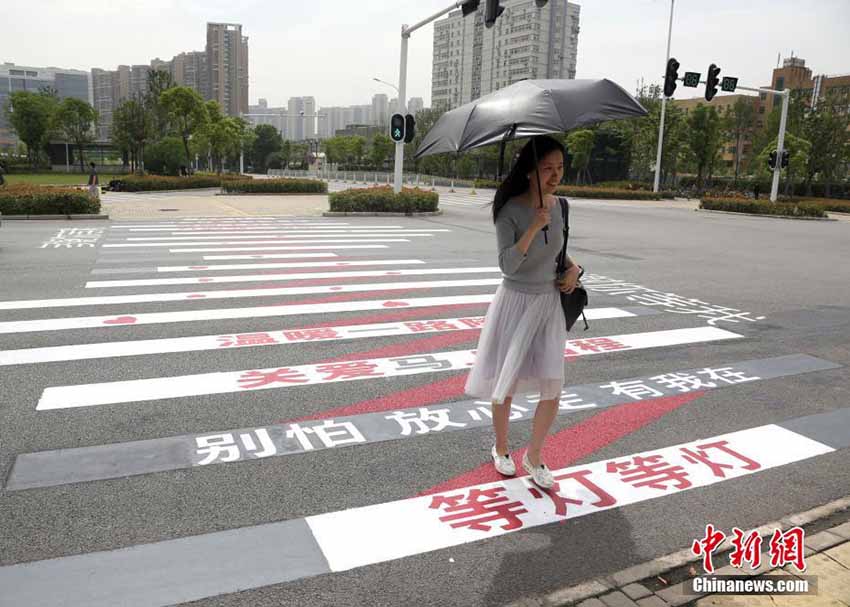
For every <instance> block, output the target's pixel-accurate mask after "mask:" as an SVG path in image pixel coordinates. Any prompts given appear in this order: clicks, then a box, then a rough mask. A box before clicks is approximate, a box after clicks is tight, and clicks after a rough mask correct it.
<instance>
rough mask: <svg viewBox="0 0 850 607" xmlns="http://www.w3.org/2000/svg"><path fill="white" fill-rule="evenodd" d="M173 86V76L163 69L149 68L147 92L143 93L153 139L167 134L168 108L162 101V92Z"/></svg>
mask: <svg viewBox="0 0 850 607" xmlns="http://www.w3.org/2000/svg"><path fill="white" fill-rule="evenodd" d="M170 88H174V78H172V77H171V74H170V73H169V72H166V71H164V70H151V71H150V72H149V73H148V92H147V94H146V95H145V99H144V105H145V109H146V110H147V111H148V112H150V122H151V130H152V134H153V138H154V139H157V140H159V139H162V138H163V137H165V136H166V135H168V110H167V109H166V107H165V106H164V105H163V103H162V94H163V93H164V92H165V91H167V90H168V89H170Z"/></svg>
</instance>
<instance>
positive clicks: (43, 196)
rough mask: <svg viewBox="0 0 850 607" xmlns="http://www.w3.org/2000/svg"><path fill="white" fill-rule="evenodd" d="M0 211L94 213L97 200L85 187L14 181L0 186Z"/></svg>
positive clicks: (11, 212) (97, 204)
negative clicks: (83, 188) (15, 183)
mask: <svg viewBox="0 0 850 607" xmlns="http://www.w3.org/2000/svg"><path fill="white" fill-rule="evenodd" d="M0 213H2V214H3V215H72V214H73V215H77V214H79V215H83V214H91V215H97V214H99V213H100V201H99V200H97V199H95V198H92V197H91V196H89V195H88V192H86V191H85V190H78V189H74V188H57V187H46V186H36V185H30V184H23V183H21V184H17V185H10V186H7V187H4V188H0Z"/></svg>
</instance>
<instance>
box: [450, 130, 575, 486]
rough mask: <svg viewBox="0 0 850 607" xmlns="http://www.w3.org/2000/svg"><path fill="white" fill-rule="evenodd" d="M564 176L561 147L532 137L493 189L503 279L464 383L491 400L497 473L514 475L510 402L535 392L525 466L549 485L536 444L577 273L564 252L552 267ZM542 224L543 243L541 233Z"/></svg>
mask: <svg viewBox="0 0 850 607" xmlns="http://www.w3.org/2000/svg"><path fill="white" fill-rule="evenodd" d="M532 146H536V156H537V162H536V163H535V149H534V147H532ZM563 175H564V148H563V146H562V145H561V144H560V143H559V142H558V141H557V140H556V139H554V138H552V137H547V136H540V137H535V138H534V139H533V140H532V141H529V142H528V143H527V144H526V145H525V147H523V149H522V151H521V152H520V154H519V157H518V158H517V161H516V163H515V165H514V167H513V169H511V172H510V174H509V175H508V176H507V178H506V179H505V180H504V181H503V182H502V184H501V186H499V189H498V190H497V192H496V196H495V198H494V200H493V222H494V223H495V224H496V239H497V244H498V250H499V267H500V268H501V270H502V275H503V280H502V284H501V285H499V288H498V289H497V290H496V295H495V296H494V298H493V301H492V303H491V304H490V307H489V308H488V310H487V316H486V318H485V321H484V327H483V328H482V330H481V336H480V338H479V341H478V350H477V354H476V360H475V365H474V366H473V368H472V371H471V372H470V374H469V378H468V379H467V382H466V388H465V391H466V393H467V394H469V395H470V396H474V397H477V398H483V399H488V400H490V402H491V403H492V405H491V407H492V413H493V430H494V431H495V434H496V440H495V444H494V445H493V448H492V449H491V455H492V457H493V463H494V465H495V467H496V470H498V471H499V472H500V473H501V474H503V475H505V476H513V475H514V474H516V466H515V465H514V462H513V459H512V458H511V456H510V450H509V448H508V418H509V416H510V409H511V401H512V399H513V397H514V396H515V395H517V394H529V393H539V394H540V402H539V403H538V405H537V410H536V411H535V414H534V422H533V427H532V434H531V441H530V442H529V444H528V450H527V451H526V453H525V456H524V457H523V460H522V465H523V468H524V469H525V470H526V472H528V473H529V474H530V475H531V477H532V479H533V480H534V482H535V483H537V484H538V485H539V486H541V487H543V488H546V489H548V488H549V487H551V486H552V485H553V484H554V480H553V478H552V474H551V472H550V471H549V469H548V468H547V467H546V464H545V463H544V462H543V461H542V460H541V449H542V448H543V442H544V440H545V439H546V435H547V434H548V433H549V429H550V427H551V426H552V422H553V421H554V419H555V416H556V415H557V412H558V403H559V401H560V396H561V389H562V388H563V385H564V345H565V342H566V339H567V330H566V326H565V322H564V313H563V311H562V309H561V302H560V295H559V290H560V291H563V292H565V293H570V292H572V290H573V289H574V288H575V286H576V283H577V281H578V276H579V271H580V268H579V266H578V265H577V264H575V263H574V262H573V261H572V260H571V259H569V257H568V258H567V260H566V266H567V268H568V269H567V273H566V275H565V276H563V277H561V278H560V279H559V277H557V276H556V271H555V270H556V258H557V257H558V255H559V254H560V253H561V245H562V244H563V228H564V225H563V218H562V216H561V209H560V207H559V204H558V199H557V198H556V197H555V196H554V195H553V194H554V192H555V188H557V187H558V185H559V184H560V182H561V178H562V177H563ZM538 177H539V179H538ZM538 183H539V186H538ZM541 194H542V199H543V207H542V208H541V206H540V200H541ZM547 225H548V226H549V230H548V242H547V239H546V238H544V234H542V233H541V231H542V230H543V227H544V226H547Z"/></svg>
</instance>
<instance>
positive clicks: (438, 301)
mask: <svg viewBox="0 0 850 607" xmlns="http://www.w3.org/2000/svg"><path fill="white" fill-rule="evenodd" d="M492 300H493V293H485V294H482V295H451V296H442V297H414V298H399V299H377V300H374V299H373V300H368V301H340V302H333V303H319V304H316V303H312V304H297V303H296V304H286V305H275V306H256V307H249V308H218V309H212V310H182V311H179V312H149V313H145V314H133V315H130V314H119V315H115V314H111V315H108V316H78V317H72V318H45V319H40V320H12V321H6V322H0V334H4V333H29V332H40V331H64V330H67V329H92V328H112V327H127V326H129V325H152V324H161V323H171V322H196V321H203V320H225V319H234V318H267V317H272V316H308V315H312V314H341V313H345V312H364V311H373V310H384V311H387V310H391V309H397V308H424V307H431V306H464V305H476V304H484V303H490V302H491V301H492ZM604 309H610V308H603V310H604ZM591 312H593V310H591V311H590V312H588V313H587V317H588V318H591V319H592V318H593V316H591Z"/></svg>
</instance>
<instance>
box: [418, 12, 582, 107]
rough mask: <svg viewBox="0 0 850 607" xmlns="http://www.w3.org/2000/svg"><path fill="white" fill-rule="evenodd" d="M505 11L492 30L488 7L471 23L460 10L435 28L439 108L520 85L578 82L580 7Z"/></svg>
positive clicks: (434, 100)
mask: <svg viewBox="0 0 850 607" xmlns="http://www.w3.org/2000/svg"><path fill="white" fill-rule="evenodd" d="M503 6H504V7H505V11H504V13H502V15H501V16H500V17H499V18H498V19H497V20H496V24H495V25H494V26H493V27H492V28H489V29H487V28H485V27H484V9H483V4H482V5H481V8H479V10H478V11H477V12H476V13H474V14H472V15H469V16H468V17H463V15H462V13H461V11H459V10H458V11H454V12H451V13H449V16H448V17H447V18H446V19H443V20H441V21H437V22H435V23H434V55H433V57H434V61H433V73H432V81H431V105H432V106H433V107H437V106H441V107H444V108H447V109H450V108H454V107H458V106H460V105H463V104H464V103H468V102H470V101H472V100H473V99H478V98H479V97H481V96H483V95H487V94H489V93H491V92H493V91H496V90H499V89H500V88H503V87H505V86H508V85H511V84H513V83H514V82H519V81H520V80H526V79H543V78H575V75H576V61H577V54H578V34H579V13H580V10H581V9H580V7H579V6H578V5H577V4H573V3H571V2H568V1H567V0H550V1H549V2H548V3H547V4H546V6H545V7H543V8H538V7H537V5H536V3H535V2H534V0H505V1H504V2H503Z"/></svg>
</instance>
